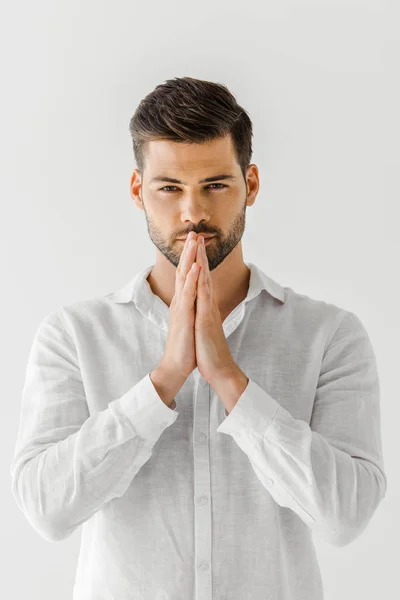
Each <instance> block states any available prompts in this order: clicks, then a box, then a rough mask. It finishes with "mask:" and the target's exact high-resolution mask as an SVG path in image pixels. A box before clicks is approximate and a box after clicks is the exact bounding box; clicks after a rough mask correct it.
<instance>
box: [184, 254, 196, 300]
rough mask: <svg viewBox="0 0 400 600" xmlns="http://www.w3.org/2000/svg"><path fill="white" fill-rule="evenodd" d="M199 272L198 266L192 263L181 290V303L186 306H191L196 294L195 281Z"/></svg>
mask: <svg viewBox="0 0 400 600" xmlns="http://www.w3.org/2000/svg"><path fill="white" fill-rule="evenodd" d="M199 272H200V265H199V264H198V263H197V262H194V263H192V266H191V268H190V269H189V272H188V274H187V277H186V281H185V285H184V287H183V290H182V298H183V302H185V303H186V304H187V306H188V307H189V306H192V305H193V302H194V299H195V297H196V294H197V279H198V276H199Z"/></svg>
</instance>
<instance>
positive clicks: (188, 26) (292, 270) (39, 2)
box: [0, 0, 400, 600]
mask: <svg viewBox="0 0 400 600" xmlns="http://www.w3.org/2000/svg"><path fill="white" fill-rule="evenodd" d="M398 17H399V12H398V9H397V7H396V6H395V3H394V2H393V3H389V2H383V1H382V0H376V1H372V0H362V1H361V0H360V1H355V0H346V1H344V0H332V1H321V0H319V1H315V2H305V1H297V2H296V1H295V0H293V1H286V0H279V1H275V2H268V1H266V2H265V1H264V2H261V1H258V2H232V1H230V2H227V1H215V0H214V1H213V2H208V1H205V2H202V3H193V4H191V3H189V2H187V1H186V2H184V1H169V2H166V3H163V2H149V3H144V2H134V1H133V2H132V1H129V2H128V1H126V0H125V1H119V2H118V1H117V2H113V3H111V2H105V1H104V0H101V1H100V0H96V1H94V0H86V1H82V0H80V1H79V2H78V1H77V0H68V1H67V0H53V1H50V0H46V1H44V0H36V2H28V0H23V1H20V2H18V3H14V4H11V3H9V4H8V5H5V4H3V6H2V8H1V18H0V23H1V25H0V34H1V35H0V44H1V47H0V49H1V52H0V55H1V56H0V61H1V63H0V64H1V90H2V91H1V95H0V102H1V111H0V119H1V121H0V123H1V141H0V144H1V165H2V169H1V173H2V174H1V220H0V223H1V236H0V239H1V253H0V256H1V283H0V290H1V303H2V304H1V308H2V310H1V313H0V314H1V338H0V339H1V342H0V343H1V359H2V363H1V364H2V367H3V368H2V377H1V383H2V389H3V392H2V402H1V412H2V415H1V417H2V418H1V425H2V427H1V428H2V434H1V437H2V447H3V452H2V453H1V461H2V465H1V466H2V469H1V477H2V480H1V489H2V491H3V493H2V495H1V501H0V502H1V514H2V517H3V519H2V535H1V540H0V555H1V564H2V593H3V595H4V597H6V598H8V599H10V600H11V599H14V598H16V599H17V598H18V599H20V598H29V599H30V600H53V599H54V598H57V600H70V599H71V597H72V587H73V582H74V577H75V567H76V560H77V556H78V550H79V544H80V533H79V532H80V530H78V532H76V533H74V534H73V535H72V536H71V537H70V538H68V539H67V540H64V541H63V542H59V543H51V542H48V541H46V540H44V539H42V538H40V536H39V535H38V534H37V533H36V532H35V531H34V530H33V529H32V528H31V526H30V525H29V524H28V522H27V520H26V519H25V517H24V516H23V514H22V513H21V512H20V510H19V509H18V507H17V505H16V503H15V501H14V499H13V497H12V494H11V479H10V474H9V466H10V463H11V460H12V456H13V452H14V444H15V440H16V435H17V429H18V423H19V416H20V405H21V392H22V387H23V383H24V375H25V366H26V361H27V358H28V352H29V349H30V346H31V343H32V339H33V334H34V331H35V329H36V327H37V326H38V324H39V322H40V321H41V319H42V318H43V317H44V316H45V315H46V314H47V313H48V312H50V311H52V310H53V309H55V308H57V307H59V306H60V305H61V304H65V303H69V302H73V301H75V300H79V299H85V298H90V297H93V296H95V295H98V294H106V293H108V292H111V291H113V290H114V289H117V288H118V287H120V286H122V285H123V284H124V283H125V282H127V281H128V280H129V279H130V278H131V277H132V276H133V275H134V274H135V273H136V272H137V271H138V270H139V269H142V268H144V267H145V266H146V265H150V264H152V263H153V261H154V259H155V248H154V246H153V244H152V242H151V241H150V239H149V237H148V234H147V229H146V223H145V218H144V213H143V211H139V210H138V209H137V208H136V207H135V205H134V202H133V200H132V199H131V197H130V193H129V182H130V177H131V173H132V171H133V169H134V168H136V164H135V163H134V160H133V153H132V147H131V139H130V135H129V131H128V124H129V120H130V118H131V116H132V115H133V112H134V110H135V108H136V106H137V104H138V103H139V102H140V100H141V99H142V98H143V97H144V96H145V95H146V94H147V93H149V92H150V91H151V90H153V89H154V87H155V86H156V85H157V84H158V83H161V82H163V81H165V80H166V79H168V78H172V77H181V76H186V75H187V76H191V77H196V78H200V79H208V80H212V81H217V82H221V83H224V84H226V85H227V86H228V87H229V89H230V90H231V91H232V92H233V93H234V94H235V96H236V98H237V100H238V102H239V104H242V105H243V106H244V107H245V108H246V110H248V112H249V114H250V117H251V119H252V121H253V127H254V138H253V148H254V153H253V158H252V162H254V163H256V164H257V165H258V167H259V173H260V191H259V194H258V196H257V199H256V202H255V204H254V206H252V207H249V208H248V209H247V225H246V231H245V234H244V237H243V253H244V258H245V260H249V261H252V262H255V263H257V264H258V265H259V266H260V267H261V268H262V269H263V270H265V272H266V273H267V274H269V275H270V276H271V277H273V278H275V279H277V280H278V281H279V282H280V283H281V284H282V285H288V286H290V287H292V288H293V289H295V290H296V291H298V292H300V293H303V294H307V295H309V296H311V297H314V298H318V299H323V300H326V301H328V302H333V303H336V304H338V305H340V306H342V307H344V308H346V309H348V310H351V311H354V312H355V313H357V315H358V316H359V317H360V318H361V319H362V320H363V322H364V323H365V325H366V327H367V330H368V332H369V334H370V336H371V340H372V342H373V345H374V349H375V352H376V355H377V360H378V367H379V372H380V378H381V418H382V438H383V449H384V460H385V470H386V473H387V477H388V490H387V495H386V497H385V499H384V500H383V502H382V503H381V505H380V506H379V508H378V511H377V512H376V514H375V515H374V517H373V519H372V521H371V522H370V524H369V526H368V528H367V530H366V531H365V532H364V533H363V534H362V535H361V537H359V538H358V539H357V540H356V541H355V542H353V543H352V544H350V545H348V546H346V547H342V548H334V547H330V546H328V545H326V544H325V543H323V542H320V541H319V540H317V539H316V540H315V542H316V545H317V551H318V555H319V560H320V566H321V570H322V575H323V579H324V586H325V596H326V600H336V599H337V598H340V599H341V600H350V599H351V600H353V599H359V598H360V599H361V598H362V599H363V600H376V598H377V597H381V598H385V600H386V599H392V598H395V597H400V593H399V582H398V560H397V561H396V555H397V557H398V542H399V533H400V520H399V505H400V490H399V488H400V485H399V483H400V478H399V467H398V464H399V419H400V409H399V404H400V401H399V373H400V367H399V354H400V353H399V350H398V347H399V343H398V340H399V334H400V327H399V293H400V285H399V262H400V243H399V218H400V210H399V202H400V194H399V191H400V186H399V182H398V178H399V172H400V170H399V166H400V159H399V156H400V155H399V136H400V120H399V111H398V107H399V106H400V94H399V87H398V77H399V75H398V74H399V62H400V61H399V49H400V43H399V34H398V23H399V18H398ZM188 600H189V599H188Z"/></svg>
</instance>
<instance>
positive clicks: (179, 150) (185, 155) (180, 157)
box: [146, 136, 237, 174]
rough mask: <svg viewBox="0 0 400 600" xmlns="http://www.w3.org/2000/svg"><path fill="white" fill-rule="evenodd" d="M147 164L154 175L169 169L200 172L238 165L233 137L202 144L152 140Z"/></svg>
mask: <svg viewBox="0 0 400 600" xmlns="http://www.w3.org/2000/svg"><path fill="white" fill-rule="evenodd" d="M146 163H147V166H148V168H149V170H151V173H152V174H156V171H158V170H160V169H168V168H170V169H174V170H179V169H183V170H185V171H191V170H197V171H198V170H199V169H209V168H212V167H214V166H224V165H225V167H226V168H233V166H234V165H236V164H237V163H236V156H235V152H234V147H233V144H232V139H231V136H227V137H224V138H218V139H216V140H212V141H211V142H204V143H202V144H196V143H192V144H188V143H186V142H172V141H169V140H152V141H150V142H149V143H148V148H147V157H146Z"/></svg>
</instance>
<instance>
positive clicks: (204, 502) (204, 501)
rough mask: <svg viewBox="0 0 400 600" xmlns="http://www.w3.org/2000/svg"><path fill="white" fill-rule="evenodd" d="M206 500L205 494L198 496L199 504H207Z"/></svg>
mask: <svg viewBox="0 0 400 600" xmlns="http://www.w3.org/2000/svg"><path fill="white" fill-rule="evenodd" d="M207 502H208V498H207V496H200V498H199V504H207Z"/></svg>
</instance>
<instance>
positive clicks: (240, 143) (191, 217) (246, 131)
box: [130, 77, 259, 271]
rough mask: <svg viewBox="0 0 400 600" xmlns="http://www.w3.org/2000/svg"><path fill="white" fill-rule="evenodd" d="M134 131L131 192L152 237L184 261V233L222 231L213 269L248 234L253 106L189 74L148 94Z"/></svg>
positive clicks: (211, 252) (253, 179) (211, 247)
mask: <svg viewBox="0 0 400 600" xmlns="http://www.w3.org/2000/svg"><path fill="white" fill-rule="evenodd" d="M130 132H131V135H132V138H133V149H134V154H135V158H136V162H137V165H138V169H135V171H134V172H133V174H132V178H131V195H132V197H133V198H134V200H135V203H136V205H137V207H138V208H140V209H141V210H144V211H145V216H146V222H147V228H148V232H149V235H150V238H151V240H152V241H153V243H154V244H155V246H156V247H157V248H158V250H159V251H160V252H161V253H162V255H163V256H165V258H167V259H168V260H169V261H170V263H172V264H173V265H174V266H175V267H177V266H178V263H179V257H180V254H181V251H182V248H183V244H184V242H183V241H178V238H183V237H186V236H187V235H188V233H189V232H190V231H195V232H196V233H204V234H205V236H207V235H213V236H215V237H214V238H213V239H212V240H211V241H210V242H208V244H207V245H206V251H207V256H208V261H209V267H210V270H211V271H212V270H213V269H215V268H216V267H217V266H218V265H219V264H220V263H221V262H222V261H223V260H224V259H225V257H226V256H228V254H230V252H231V251H232V250H233V249H234V248H235V246H236V245H237V244H238V243H239V242H240V240H241V238H242V235H243V232H244V228H245V213H246V206H251V205H252V204H253V203H254V201H255V198H256V195H257V191H258V187H259V184H258V170H257V166H256V165H249V162H250V158H251V154H252V149H251V136H252V125H251V121H250V119H249V117H248V115H247V113H246V112H245V111H244V109H243V108H241V107H240V106H239V105H238V104H237V103H236V100H235V98H234V97H233V96H232V94H231V93H230V92H229V90H228V89H227V88H226V87H225V86H223V85H220V84H216V83H212V82H207V81H201V80H197V79H192V78H189V77H184V78H181V79H175V80H168V81H167V82H166V84H165V85H159V86H157V87H156V89H155V90H154V91H153V92H152V93H151V94H149V95H148V96H147V97H146V98H145V99H144V100H142V101H141V103H140V104H139V107H138V108H137V110H136V112H135V114H134V116H133V117H132V119H131V122H130ZM216 176H218V178H216ZM221 176H224V177H221ZM226 176H228V177H226ZM210 178H212V179H213V181H203V180H205V179H210Z"/></svg>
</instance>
